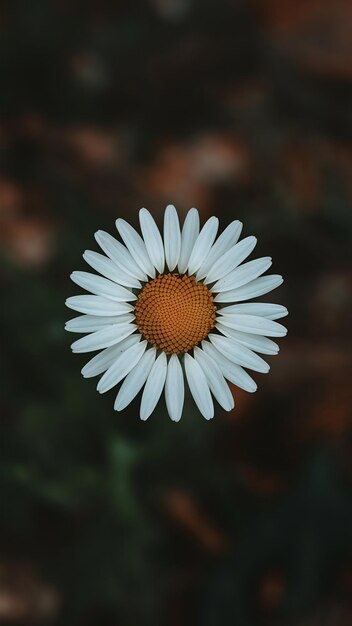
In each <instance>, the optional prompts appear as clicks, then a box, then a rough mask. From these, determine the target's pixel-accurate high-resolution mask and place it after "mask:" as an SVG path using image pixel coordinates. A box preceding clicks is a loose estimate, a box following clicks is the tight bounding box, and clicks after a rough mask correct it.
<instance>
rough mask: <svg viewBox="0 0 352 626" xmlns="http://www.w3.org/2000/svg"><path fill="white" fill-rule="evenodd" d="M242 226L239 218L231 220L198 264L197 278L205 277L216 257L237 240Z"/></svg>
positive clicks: (216, 259)
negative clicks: (200, 263) (199, 264)
mask: <svg viewBox="0 0 352 626" xmlns="http://www.w3.org/2000/svg"><path fill="white" fill-rule="evenodd" d="M242 228H243V224H242V222H240V221H239V220H235V221H233V222H231V224H229V225H228V226H227V228H225V230H224V232H222V233H221V235H220V236H219V237H218V238H217V240H216V241H215V243H214V244H213V246H212V248H211V250H210V252H209V254H208V256H207V257H206V258H205V259H204V261H203V263H202V265H201V266H200V268H199V270H198V272H197V276H196V278H197V280H202V279H203V278H205V276H207V274H208V272H209V271H210V269H211V268H212V267H213V265H214V264H215V263H216V262H217V261H218V259H219V258H220V257H221V256H222V255H223V254H225V252H227V251H228V250H230V248H232V246H234V245H235V244H236V243H237V242H238V240H239V238H240V235H241V232H242Z"/></svg>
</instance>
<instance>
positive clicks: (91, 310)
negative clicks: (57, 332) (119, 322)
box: [65, 296, 133, 315]
mask: <svg viewBox="0 0 352 626" xmlns="http://www.w3.org/2000/svg"><path fill="white" fill-rule="evenodd" d="M65 304H66V306H68V308H69V309H73V310H74V311H78V312H79V313H87V314H88V315H123V314H124V313H129V311H133V306H132V305H131V304H128V303H127V302H115V301H114V300H107V299H106V298H103V297H102V296H71V297H70V298H67V300H66V303H65Z"/></svg>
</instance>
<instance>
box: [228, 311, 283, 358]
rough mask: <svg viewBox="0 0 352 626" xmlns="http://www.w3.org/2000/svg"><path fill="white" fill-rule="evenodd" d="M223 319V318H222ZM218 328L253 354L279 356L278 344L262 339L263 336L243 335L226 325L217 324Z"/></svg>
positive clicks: (265, 338)
mask: <svg viewBox="0 0 352 626" xmlns="http://www.w3.org/2000/svg"><path fill="white" fill-rule="evenodd" d="M221 319H223V318H221ZM216 328H217V329H218V330H219V331H220V332H221V333H222V334H223V335H225V337H231V338H232V339H235V340H236V341H238V342H239V343H241V344H242V345H243V346H246V348H250V350H253V352H259V353H260V354H272V355H273V354H278V352H279V346H278V345H277V343H275V342H274V341H272V340H271V339H268V338H267V337H262V336H261V335H253V334H250V333H242V332H240V331H238V330H235V329H234V328H229V327H228V326H225V324H221V322H218V323H217V324H216Z"/></svg>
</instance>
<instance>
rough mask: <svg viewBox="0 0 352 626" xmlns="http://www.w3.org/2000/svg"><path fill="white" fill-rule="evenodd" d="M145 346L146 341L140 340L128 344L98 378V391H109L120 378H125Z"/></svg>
mask: <svg viewBox="0 0 352 626" xmlns="http://www.w3.org/2000/svg"><path fill="white" fill-rule="evenodd" d="M146 347H147V342H146V341H141V342H139V343H136V344H134V345H132V346H130V347H129V348H127V350H124V352H122V353H121V354H120V355H119V356H118V357H117V359H116V360H115V361H114V363H113V364H112V365H110V367H109V369H108V370H106V372H105V374H104V375H103V376H102V377H101V379H100V380H99V382H98V385H97V390H98V391H99V393H105V392H106V391H109V389H111V388H112V387H115V385H117V383H119V382H120V380H122V379H123V378H125V376H127V374H128V373H129V372H130V371H131V369H133V368H134V366H135V365H137V363H138V361H139V359H140V358H141V357H142V355H143V353H144V352H145V349H146Z"/></svg>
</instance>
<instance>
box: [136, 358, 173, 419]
mask: <svg viewBox="0 0 352 626" xmlns="http://www.w3.org/2000/svg"><path fill="white" fill-rule="evenodd" d="M166 373H167V358H166V354H165V352H161V354H160V355H159V356H158V358H157V360H156V361H155V363H154V365H153V367H152V369H151V371H150V374H149V376H148V378H147V382H146V383H145V387H144V390H143V395H142V400H141V408H140V418H141V420H146V419H148V417H149V416H150V415H151V414H152V413H153V411H154V409H155V407H156V405H157V403H158V400H159V398H160V396H161V393H162V390H163V388H164V384H165V379H166Z"/></svg>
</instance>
